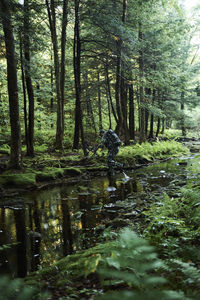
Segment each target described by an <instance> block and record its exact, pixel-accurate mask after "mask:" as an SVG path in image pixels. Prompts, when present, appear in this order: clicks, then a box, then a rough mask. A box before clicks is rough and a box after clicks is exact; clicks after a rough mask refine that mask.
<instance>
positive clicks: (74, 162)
mask: <svg viewBox="0 0 200 300" xmlns="http://www.w3.org/2000/svg"><path fill="white" fill-rule="evenodd" d="M40 149H44V150H45V151H46V147H41V148H40ZM106 152H107V151H105V150H103V151H101V150H98V152H97V154H96V155H90V156H88V157H83V153H82V152H81V151H77V152H60V151H54V152H51V153H46V152H44V153H42V152H40V153H38V154H37V155H35V157H34V158H28V157H24V159H23V170H20V171H15V172H13V171H11V170H10V171H4V172H2V173H1V175H0V186H1V187H3V188H6V187H7V186H10V185H11V186H12V187H15V188H18V187H20V188H21V187H23V188H30V187H33V188H34V187H37V184H38V183H40V182H44V181H53V180H55V179H60V178H66V177H72V176H73V177H74V176H75V177H77V176H81V175H82V174H83V172H85V171H86V172H87V171H89V172H91V171H93V172H98V174H99V172H100V171H105V170H106V168H107V166H106ZM187 152H188V149H187V148H186V147H183V146H182V145H181V143H178V142H176V141H163V142H159V141H157V142H154V143H152V144H151V143H143V144H141V145H140V144H136V145H130V146H122V147H120V151H119V153H118V155H117V157H116V159H117V161H119V162H121V163H123V164H125V166H128V167H132V168H134V167H135V165H136V164H141V163H146V162H151V161H155V160H158V159H166V158H171V157H175V156H180V155H181V154H183V153H187Z"/></svg>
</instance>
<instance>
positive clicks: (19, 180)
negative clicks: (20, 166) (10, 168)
mask: <svg viewBox="0 0 200 300" xmlns="http://www.w3.org/2000/svg"><path fill="white" fill-rule="evenodd" d="M0 184H1V185H3V186H6V185H12V186H15V187H30V186H34V185H35V184H36V181H35V174H33V173H25V174H21V173H19V174H6V172H5V173H4V174H3V175H0Z"/></svg>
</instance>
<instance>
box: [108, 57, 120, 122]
mask: <svg viewBox="0 0 200 300" xmlns="http://www.w3.org/2000/svg"><path fill="white" fill-rule="evenodd" d="M105 75H106V86H107V87H106V90H107V93H108V97H109V102H110V105H111V108H112V113H113V116H114V118H115V122H116V123H118V119H117V114H116V112H115V108H114V105H113V101H112V95H111V89H110V79H109V73H108V62H106V65H105Z"/></svg>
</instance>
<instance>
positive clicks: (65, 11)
mask: <svg viewBox="0 0 200 300" xmlns="http://www.w3.org/2000/svg"><path fill="white" fill-rule="evenodd" d="M67 18H68V0H63V18H62V34H61V70H60V91H61V106H62V109H61V122H62V130H63V133H62V135H63V136H64V100H65V50H66V28H67V22H68V20H67Z"/></svg>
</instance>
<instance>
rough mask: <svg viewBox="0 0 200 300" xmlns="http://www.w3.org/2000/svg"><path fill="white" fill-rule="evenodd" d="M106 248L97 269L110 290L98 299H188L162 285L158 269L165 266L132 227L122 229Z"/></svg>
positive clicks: (163, 281) (163, 282) (162, 280)
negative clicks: (107, 248) (105, 253)
mask: <svg viewBox="0 0 200 300" xmlns="http://www.w3.org/2000/svg"><path fill="white" fill-rule="evenodd" d="M109 252H110V255H109V256H108V257H106V258H102V263H103V266H102V267H100V270H99V273H100V276H101V278H102V280H103V284H104V285H106V286H107V289H109V290H108V291H107V292H105V293H104V294H103V295H101V296H99V297H97V299H115V300H118V299H121V298H122V297H123V299H125V300H128V299H145V300H147V299H149V300H151V299H152V300H155V299H160V298H161V299H162V300H171V299H180V300H183V299H189V298H186V297H185V296H184V294H183V293H182V292H179V293H178V292H175V291H170V290H167V289H165V288H164V284H166V279H165V278H163V277H162V276H160V275H159V272H160V271H161V270H165V269H166V266H165V265H164V263H163V262H162V261H161V260H160V259H158V257H157V254H156V253H155V251H154V248H153V247H152V246H150V245H149V244H148V242H147V241H145V240H144V239H141V238H139V237H138V236H137V235H136V234H135V233H134V232H133V231H132V230H130V229H128V228H126V229H124V230H122V231H121V232H120V234H119V237H118V239H117V240H116V242H115V243H114V244H113V247H111V249H110V250H109ZM100 265H101V264H100ZM112 289H114V290H117V291H112Z"/></svg>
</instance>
